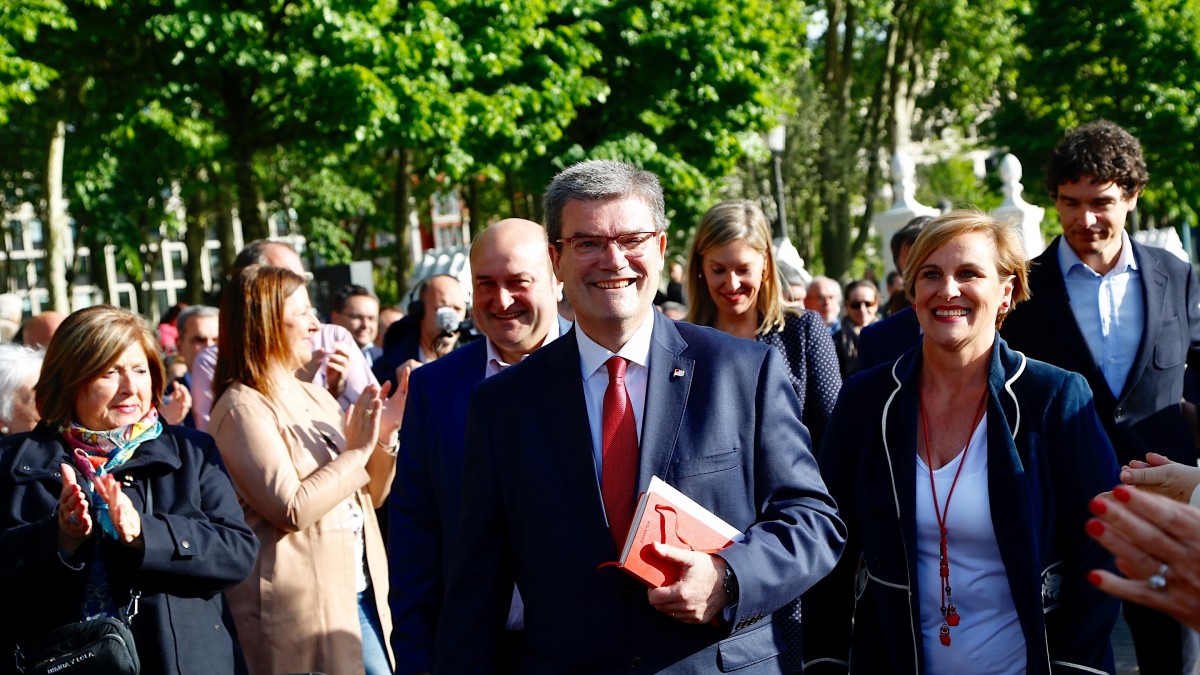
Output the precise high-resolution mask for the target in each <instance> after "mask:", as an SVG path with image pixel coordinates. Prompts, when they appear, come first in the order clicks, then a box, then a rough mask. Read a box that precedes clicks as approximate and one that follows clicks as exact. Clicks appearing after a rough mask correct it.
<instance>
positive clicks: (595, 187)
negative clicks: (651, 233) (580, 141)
mask: <svg viewBox="0 0 1200 675" xmlns="http://www.w3.org/2000/svg"><path fill="white" fill-rule="evenodd" d="M623 197H636V198H638V199H641V200H642V201H644V202H645V203H646V205H647V206H649V207H650V214H651V216H653V218H654V229H655V230H656V231H658V232H663V231H665V230H666V229H667V213H666V205H665V202H664V200H663V189H662V184H661V183H659V182H658V176H655V175H654V174H652V173H650V172H649V171H645V170H643V169H639V168H638V167H636V166H634V165H632V164H627V163H625V162H619V161H617V160H613V159H591V160H588V161H586V162H580V163H578V164H575V165H572V166H570V167H568V168H567V169H566V170H564V171H563V172H562V173H560V174H558V175H557V176H555V177H554V180H552V181H550V186H549V187H547V188H546V196H545V197H544V198H543V199H542V210H543V212H544V214H545V219H546V234H547V236H548V238H549V239H550V243H552V244H554V243H555V242H556V241H557V240H558V239H561V238H562V231H563V222H562V214H563V209H564V208H566V206H567V202H570V201H596V200H601V199H614V198H623Z"/></svg>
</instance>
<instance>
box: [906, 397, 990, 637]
mask: <svg viewBox="0 0 1200 675" xmlns="http://www.w3.org/2000/svg"><path fill="white" fill-rule="evenodd" d="M919 399H920V404H921V429H922V431H923V432H924V433H925V464H926V468H928V469H929V489H930V490H931V491H932V492H933V515H934V516H936V517H937V522H938V529H939V530H940V531H941V545H940V550H939V558H938V561H939V569H938V573H939V574H940V575H941V586H942V629H941V631H940V635H939V639H940V640H941V641H942V644H943V645H946V646H947V647H949V646H950V627H951V626H957V625H958V621H959V616H958V608H957V607H955V606H954V597H953V595H952V594H951V591H950V556H949V555H948V554H947V552H946V516H947V514H949V513H950V499H951V498H952V497H954V487H955V486H956V485H958V477H959V476H960V475H962V470H963V467H964V466H966V465H967V450H969V449H970V448H971V436H973V435H974V434H975V427H977V426H979V420H981V419H983V407H984V403H986V402H987V389H986V388H985V389H984V391H983V396H982V397H981V398H980V399H979V407H978V408H977V409H976V410H975V421H974V422H973V423H972V424H971V429H970V430H969V431H968V432H967V443H966V445H964V446H963V449H962V459H961V460H960V461H959V463H958V469H956V470H955V472H954V480H953V481H952V482H951V483H950V492H949V494H947V495H946V504H945V505H944V506H940V507H939V504H938V496H937V483H935V482H934V480H933V450H932V449H931V447H930V445H929V415H927V414H925V395H924V394H919Z"/></svg>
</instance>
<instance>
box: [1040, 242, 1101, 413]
mask: <svg viewBox="0 0 1200 675" xmlns="http://www.w3.org/2000/svg"><path fill="white" fill-rule="evenodd" d="M1061 242H1062V235H1059V236H1058V237H1057V238H1055V240H1054V241H1053V242H1052V243H1051V245H1050V246H1049V247H1047V248H1046V251H1045V252H1044V253H1042V255H1040V256H1038V257H1037V259H1036V260H1035V262H1037V263H1038V268H1040V269H1038V271H1037V273H1036V274H1037V279H1036V283H1035V282H1034V281H1031V282H1030V284H1029V285H1030V287H1031V288H1032V289H1033V292H1034V293H1037V294H1044V295H1045V297H1046V299H1047V302H1046V304H1044V305H1042V307H1044V308H1045V309H1046V310H1047V312H1046V315H1045V316H1044V317H1043V319H1044V320H1045V321H1046V325H1047V327H1049V326H1054V325H1058V326H1061V327H1062V332H1060V333H1058V334H1057V335H1054V334H1053V332H1052V331H1048V333H1049V335H1048V337H1050V339H1052V340H1054V341H1055V342H1056V344H1057V345H1058V348H1057V349H1055V350H1054V351H1055V352H1057V354H1056V355H1055V357H1054V358H1047V359H1044V360H1046V361H1050V362H1051V363H1054V364H1056V365H1058V366H1060V367H1062V368H1065V369H1067V370H1073V371H1075V372H1077V373H1079V374H1081V375H1083V376H1084V378H1086V379H1087V381H1088V382H1089V383H1090V384H1091V385H1092V388H1093V389H1095V387H1097V386H1099V385H1103V387H1104V390H1105V391H1108V385H1107V381H1106V380H1105V379H1104V375H1103V374H1102V373H1101V372H1100V370H1099V369H1098V368H1097V367H1096V358H1095V356H1094V355H1093V354H1092V348H1091V347H1090V346H1088V342H1087V339H1086V338H1084V336H1083V330H1081V329H1080V328H1079V321H1078V320H1076V319H1075V311H1074V310H1073V309H1071V296H1070V294H1068V293H1067V284H1066V282H1065V281H1063V270H1062V266H1061V265H1060V264H1059V263H1058V247H1059V246H1060V245H1061V246H1066V244H1065V243H1061ZM1035 269H1037V268H1035ZM1099 393H1100V392H1097V394H1099Z"/></svg>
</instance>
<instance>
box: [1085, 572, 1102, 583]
mask: <svg viewBox="0 0 1200 675" xmlns="http://www.w3.org/2000/svg"><path fill="white" fill-rule="evenodd" d="M1100 581H1101V579H1100V573H1099V572H1088V583H1090V584H1091V585H1093V586H1099V585H1100Z"/></svg>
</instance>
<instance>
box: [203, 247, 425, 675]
mask: <svg viewBox="0 0 1200 675" xmlns="http://www.w3.org/2000/svg"><path fill="white" fill-rule="evenodd" d="M316 330H317V321H316V318H315V316H314V315H313V311H312V307H311V305H310V304H309V299H308V292H307V290H306V289H305V287H304V279H303V278H302V277H300V276H299V275H297V274H295V273H293V272H290V271H287V270H283V269H279V268H275V267H265V266H261V265H250V266H248V267H246V268H244V269H243V270H241V272H240V273H239V274H237V275H235V277H234V279H233V280H232V281H231V287H230V288H228V289H226V291H225V294H224V298H223V300H222V303H221V328H220V338H219V345H220V349H219V354H220V356H219V357H218V360H217V371H216V377H215V381H214V389H215V391H214V395H215V397H216V399H217V402H216V405H214V406H213V410H212V419H211V421H210V423H209V431H210V432H212V433H213V435H214V436H215V437H216V438H217V441H218V443H219V444H220V445H221V446H222V450H221V457H222V459H223V460H224V462H225V466H226V468H227V469H228V471H229V475H230V477H231V478H232V479H233V484H234V487H235V488H236V490H237V492H238V497H239V499H240V501H241V503H242V508H243V509H244V511H245V515H246V522H247V524H249V525H250V527H251V528H253V530H254V533H255V534H256V535H258V538H259V540H260V542H261V544H262V549H261V552H260V553H259V557H258V562H257V564H256V565H255V568H254V572H253V573H252V574H251V575H250V577H249V578H248V579H247V580H246V581H245V582H243V583H242V584H240V585H238V586H237V587H235V588H233V589H231V590H230V591H228V597H229V602H230V606H231V608H232V610H233V616H234V621H235V623H236V625H237V630H238V636H239V638H240V639H241V641H242V643H243V648H244V651H245V654H246V660H247V662H248V664H249V666H250V672H251V673H254V674H265V673H295V672H306V671H320V672H324V673H330V674H331V675H340V674H341V673H352V674H357V673H364V672H365V673H367V674H368V675H375V674H376V673H391V672H392V667H391V663H392V662H393V658H392V655H391V650H390V647H389V645H388V642H389V640H388V637H389V634H390V632H391V617H390V614H389V613H388V603H387V597H388V583H387V560H386V557H385V553H384V547H383V539H382V537H381V536H380V532H379V526H378V524H377V523H376V521H375V513H374V509H375V508H376V507H378V506H380V505H382V504H383V503H384V501H385V500H386V499H387V495H388V491H389V490H390V488H391V484H392V477H393V475H394V474H395V471H396V458H395V450H396V434H397V432H398V430H399V427H400V420H401V418H402V417H403V413H404V392H403V391H400V392H399V393H398V394H397V395H396V396H394V397H392V398H391V399H388V398H387V393H388V392H387V389H386V388H385V389H384V390H383V391H380V390H379V389H378V388H377V387H374V386H372V387H369V388H368V389H367V390H366V391H365V392H364V393H363V395H362V397H361V398H360V399H359V400H358V403H357V404H355V405H354V406H352V407H351V408H350V410H349V411H347V412H346V413H345V414H344V415H343V413H342V411H341V409H340V408H339V407H338V403H337V401H335V400H334V399H333V397H332V396H330V394H329V392H328V391H326V390H324V389H322V388H320V387H317V386H314V385H312V384H309V383H307V382H304V381H302V380H300V379H299V378H297V377H295V375H294V373H295V371H296V369H297V368H300V367H301V366H304V365H305V364H307V363H308V362H309V361H310V360H311V359H312V357H313V353H312V344H311V342H310V341H309V336H310V335H311V334H312V333H313V332H315V331H316ZM406 384H407V383H406V382H402V383H401V387H402V388H405V387H406Z"/></svg>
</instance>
